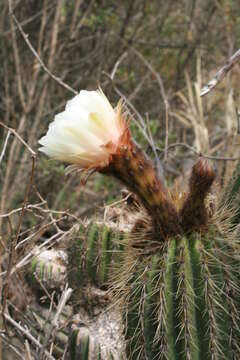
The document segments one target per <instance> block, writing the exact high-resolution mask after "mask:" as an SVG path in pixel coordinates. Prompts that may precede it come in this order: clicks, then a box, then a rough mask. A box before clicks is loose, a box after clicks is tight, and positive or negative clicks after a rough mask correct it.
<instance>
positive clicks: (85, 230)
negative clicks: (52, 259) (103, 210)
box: [68, 222, 125, 289]
mask: <svg viewBox="0 0 240 360" xmlns="http://www.w3.org/2000/svg"><path fill="white" fill-rule="evenodd" d="M124 241H125V240H124V236H123V233H122V232H120V231H118V230H116V229H114V230H113V229H111V228H110V227H109V226H107V225H105V224H104V223H99V222H91V223H89V224H88V225H86V226H83V225H82V226H81V227H80V229H79V232H78V233H77V234H76V235H75V236H74V238H73V240H72V242H71V245H70V246H69V247H68V258H69V261H68V263H69V265H68V280H69V284H70V286H71V287H72V288H73V289H79V288H80V287H82V286H86V285H88V284H89V283H91V284H93V285H95V286H99V287H103V288H104V287H105V286H106V284H107V282H108V280H109V269H110V268H111V266H112V263H115V262H119V261H120V257H121V253H122V246H123V243H124Z"/></svg>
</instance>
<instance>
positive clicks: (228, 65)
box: [200, 49, 240, 96]
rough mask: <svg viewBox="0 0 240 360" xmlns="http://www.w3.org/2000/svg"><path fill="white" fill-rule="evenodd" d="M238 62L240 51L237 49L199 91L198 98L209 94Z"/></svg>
mask: <svg viewBox="0 0 240 360" xmlns="http://www.w3.org/2000/svg"><path fill="white" fill-rule="evenodd" d="M239 60H240V49H238V50H237V51H236V52H235V53H234V54H233V55H232V56H231V57H230V59H228V60H227V62H226V63H225V64H224V66H223V67H222V68H221V69H220V70H218V72H217V73H216V75H215V76H214V78H213V79H211V80H210V81H209V82H208V84H207V85H206V86H204V87H203V88H202V89H201V93H200V96H205V95H207V94H209V93H210V91H212V90H213V89H214V88H215V87H216V86H217V85H218V84H219V83H220V82H221V81H222V80H223V79H224V78H225V76H226V75H227V73H228V72H229V71H230V70H231V69H232V68H233V67H234V65H235V64H236V63H237V62H238V61H239Z"/></svg>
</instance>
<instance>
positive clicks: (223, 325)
mask: <svg viewBox="0 0 240 360" xmlns="http://www.w3.org/2000/svg"><path fill="white" fill-rule="evenodd" d="M227 246H228V251H227V252H226V249H225V248H226V247H227ZM234 261H235V263H236V255H235V250H234V248H232V247H231V246H229V244H228V243H227V242H226V241H225V240H224V238H223V236H222V234H221V233H219V232H218V230H217V229H216V228H215V227H214V226H211V227H210V229H209V232H208V233H205V234H201V233H192V234H191V235H189V236H188V237H187V236H183V237H179V238H176V239H174V238H173V239H170V240H169V241H168V242H167V243H165V244H164V245H163V246H162V247H161V248H159V250H158V251H157V253H156V254H155V255H152V256H151V255H149V256H144V255H142V253H141V254H139V253H137V252H136V249H130V248H129V249H128V258H127V259H126V260H125V263H124V264H123V266H122V268H124V269H125V271H124V273H122V274H119V277H120V278H118V280H117V281H116V284H118V285H115V292H116V293H117V299H118V301H119V299H121V304H122V312H123V314H124V317H125V323H126V339H127V351H128V358H129V359H144V360H146V359H151V360H152V359H170V360H174V359H176V360H185V359H187V360H191V359H194V360H195V359H196V360H197V359H198V360H202V359H204V360H205V359H206V360H208V359H209V360H210V359H211V360H212V359H214V360H215V359H216V360H217V359H218V360H220V359H222V360H223V359H239V358H240V350H239V346H238V345H237V344H238V341H239V338H240V330H239V327H240V322H239V315H238V314H239V311H240V304H239V300H238V299H239V288H238V286H237V284H236V281H235V278H236V274H237V269H236V268H235V265H234ZM120 284H121V285H120Z"/></svg>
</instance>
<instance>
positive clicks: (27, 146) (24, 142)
mask: <svg viewBox="0 0 240 360" xmlns="http://www.w3.org/2000/svg"><path fill="white" fill-rule="evenodd" d="M0 126H2V127H4V128H5V129H7V130H8V131H10V133H11V134H13V135H15V136H16V137H17V138H18V140H20V141H21V143H22V144H23V145H24V146H25V147H26V148H27V149H28V151H30V153H31V155H32V156H33V157H35V156H36V153H35V151H33V149H32V148H31V147H30V146H29V145H28V144H27V143H26V141H25V140H23V138H22V137H21V136H20V135H19V134H18V133H17V132H16V130H15V129H12V128H10V127H8V126H7V125H5V124H3V123H2V122H1V121H0Z"/></svg>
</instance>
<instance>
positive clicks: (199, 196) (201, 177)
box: [180, 158, 215, 231]
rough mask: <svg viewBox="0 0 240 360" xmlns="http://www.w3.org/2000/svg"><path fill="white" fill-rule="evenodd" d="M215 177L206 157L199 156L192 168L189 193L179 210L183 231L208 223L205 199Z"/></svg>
mask: <svg viewBox="0 0 240 360" xmlns="http://www.w3.org/2000/svg"><path fill="white" fill-rule="evenodd" d="M214 179H215V173H214V171H213V169H212V167H211V166H210V165H209V163H208V161H207V160H206V159H203V158H200V159H199V160H198V161H197V162H196V164H195V165H194V166H193V168H192V174H191V177H190V181H189V193H188V195H187V197H186V200H185V202H184V203H183V206H182V208H181V210H180V217H181V224H182V228H183V230H184V231H192V230H193V229H199V227H202V226H206V225H207V223H208V217H209V215H208V210H207V208H206V204H205V199H206V196H207V194H208V192H209V190H210V188H211V185H212V183H213V181H214Z"/></svg>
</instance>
